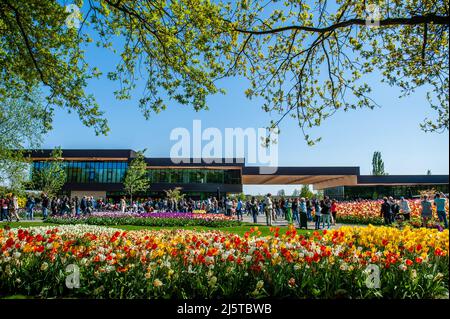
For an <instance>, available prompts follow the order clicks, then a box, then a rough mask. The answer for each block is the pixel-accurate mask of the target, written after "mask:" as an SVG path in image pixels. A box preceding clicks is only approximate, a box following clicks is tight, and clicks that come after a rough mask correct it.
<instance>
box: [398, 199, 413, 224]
mask: <svg viewBox="0 0 450 319" xmlns="http://www.w3.org/2000/svg"><path fill="white" fill-rule="evenodd" d="M400 213H402V214H403V216H404V217H405V220H410V218H411V208H410V207H409V203H408V201H407V200H406V199H405V198H404V197H401V198H400Z"/></svg>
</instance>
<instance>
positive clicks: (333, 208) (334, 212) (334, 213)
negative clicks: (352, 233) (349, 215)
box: [331, 199, 337, 226]
mask: <svg viewBox="0 0 450 319" xmlns="http://www.w3.org/2000/svg"><path fill="white" fill-rule="evenodd" d="M336 217H337V201H336V200H335V199H333V200H332V201H331V221H332V223H333V225H334V226H336Z"/></svg>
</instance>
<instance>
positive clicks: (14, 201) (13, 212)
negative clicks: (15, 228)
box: [9, 193, 20, 221]
mask: <svg viewBox="0 0 450 319" xmlns="http://www.w3.org/2000/svg"><path fill="white" fill-rule="evenodd" d="M9 207H10V210H9V216H10V219H12V218H13V217H14V218H15V219H16V221H20V218H19V200H18V198H17V196H16V195H15V194H14V193H13V194H11V201H10V206H9Z"/></svg>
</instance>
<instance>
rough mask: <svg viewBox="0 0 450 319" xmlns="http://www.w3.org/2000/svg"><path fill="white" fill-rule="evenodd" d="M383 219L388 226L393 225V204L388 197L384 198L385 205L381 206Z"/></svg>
mask: <svg viewBox="0 0 450 319" xmlns="http://www.w3.org/2000/svg"><path fill="white" fill-rule="evenodd" d="M381 217H383V219H384V223H385V224H386V225H390V224H391V204H390V203H389V201H388V198H387V197H383V203H382V204H381Z"/></svg>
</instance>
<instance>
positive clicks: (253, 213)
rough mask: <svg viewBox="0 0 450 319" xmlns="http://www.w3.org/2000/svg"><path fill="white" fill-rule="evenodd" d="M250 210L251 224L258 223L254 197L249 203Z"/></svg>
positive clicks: (256, 203)
mask: <svg viewBox="0 0 450 319" xmlns="http://www.w3.org/2000/svg"><path fill="white" fill-rule="evenodd" d="M250 210H251V212H252V217H253V222H254V223H255V224H256V223H258V202H257V200H256V198H255V196H253V197H252V200H251V201H250Z"/></svg>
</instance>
